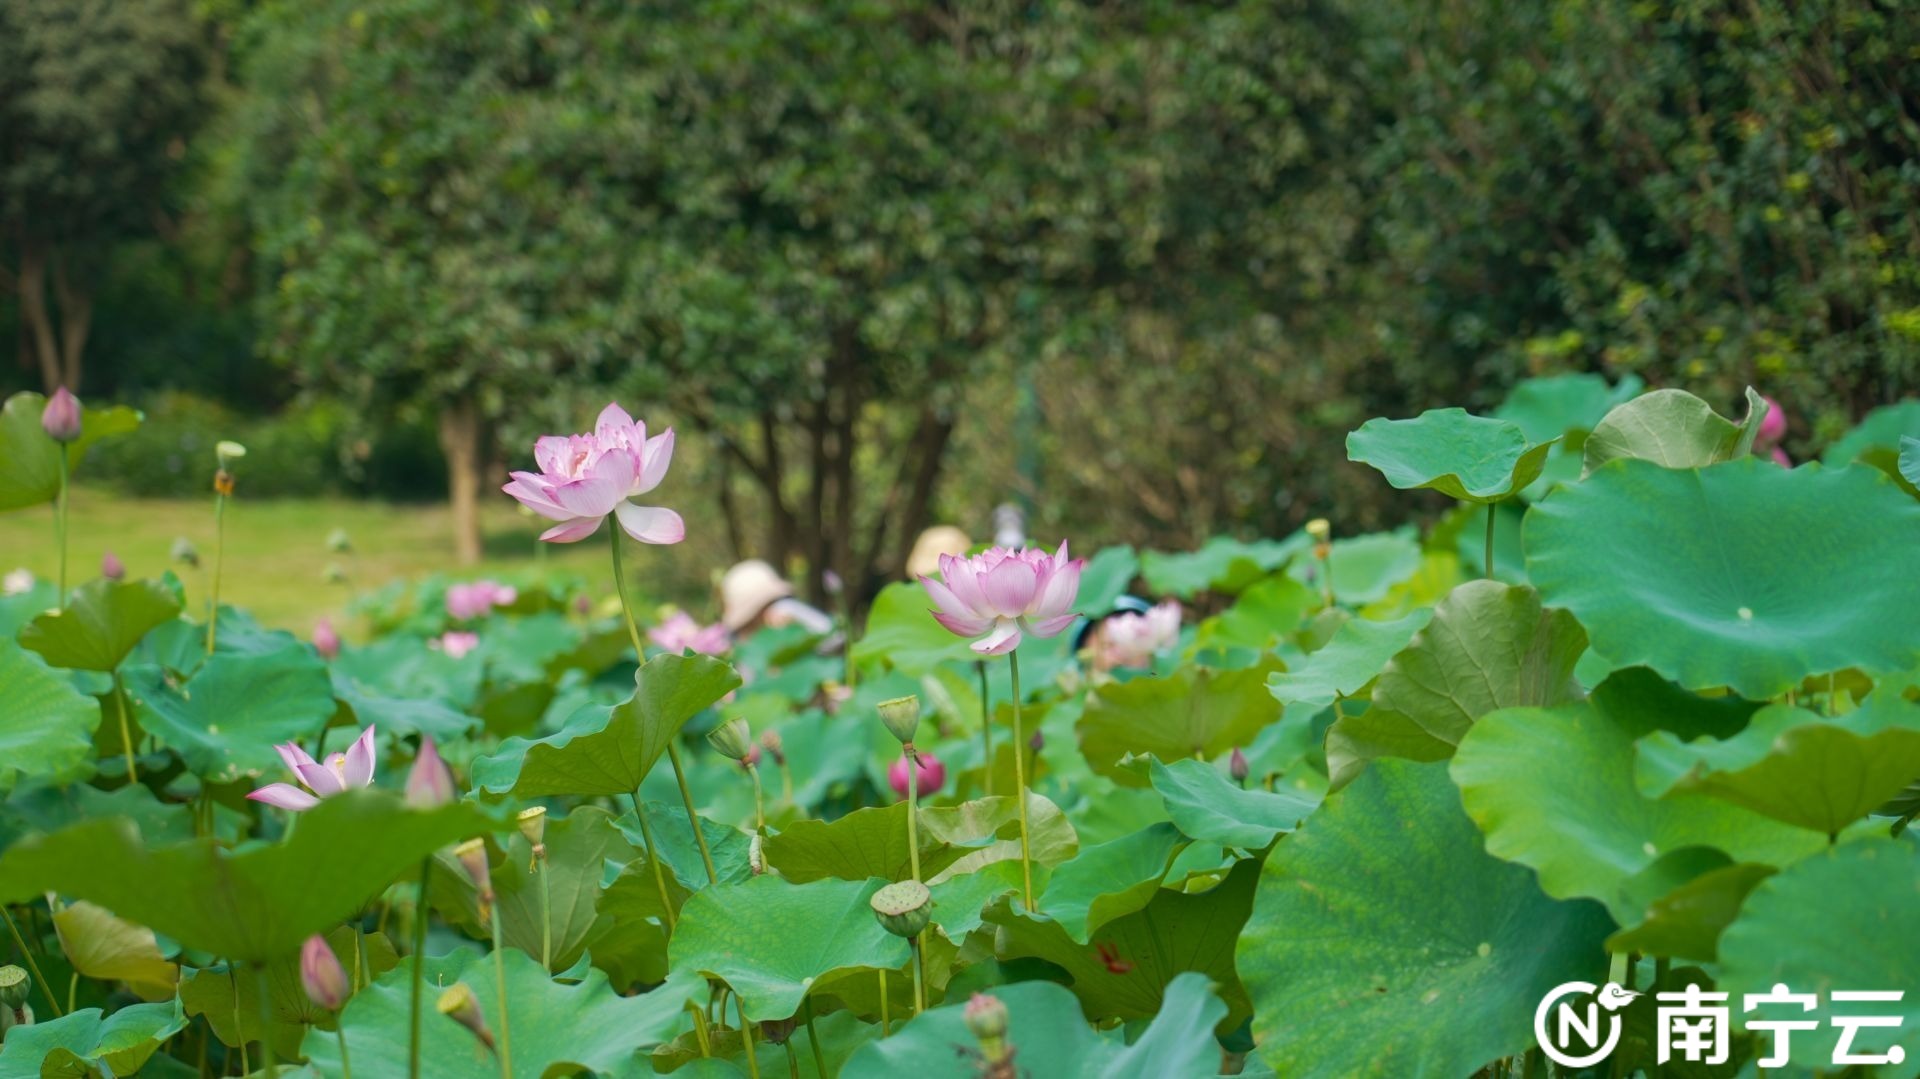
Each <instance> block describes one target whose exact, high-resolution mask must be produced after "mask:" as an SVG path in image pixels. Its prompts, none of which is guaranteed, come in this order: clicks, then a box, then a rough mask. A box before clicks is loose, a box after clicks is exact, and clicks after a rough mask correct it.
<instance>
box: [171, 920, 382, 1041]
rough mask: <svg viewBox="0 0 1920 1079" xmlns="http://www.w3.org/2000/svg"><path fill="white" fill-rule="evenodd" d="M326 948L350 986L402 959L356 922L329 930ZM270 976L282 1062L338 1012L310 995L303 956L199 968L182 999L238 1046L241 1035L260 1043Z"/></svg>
mask: <svg viewBox="0 0 1920 1079" xmlns="http://www.w3.org/2000/svg"><path fill="white" fill-rule="evenodd" d="M326 940H327V947H329V948H331V949H333V955H334V958H336V959H338V960H340V966H341V968H342V969H343V970H345V971H346V972H347V978H348V983H349V985H358V984H359V983H360V982H361V980H362V975H361V973H360V972H362V971H364V972H365V974H364V980H366V981H369V982H370V981H372V980H373V979H375V978H377V977H379V976H380V975H381V974H384V973H385V972H387V971H389V970H392V969H393V968H394V966H395V965H396V964H398V963H399V962H400V959H399V957H398V956H397V955H395V954H394V950H393V944H392V942H390V941H389V940H387V938H386V936H385V935H383V934H379V933H374V934H371V935H368V936H365V937H362V936H361V934H360V933H359V932H358V931H356V930H355V929H354V928H353V927H352V926H344V925H343V926H336V927H334V928H333V929H330V930H328V931H327V933H326ZM261 978H265V979H266V983H267V984H266V990H267V1015H268V1017H269V1018H268V1022H269V1023H270V1024H271V1030H272V1037H273V1051H274V1052H275V1053H276V1054H278V1055H279V1057H280V1059H281V1060H289V1059H292V1058H294V1057H297V1056H298V1055H299V1053H300V1040H301V1039H302V1038H304V1037H306V1034H307V1029H308V1028H309V1027H314V1026H322V1027H327V1028H329V1029H331V1028H332V1026H333V1025H334V1015H333V1013H332V1012H329V1011H327V1010H326V1009H325V1008H322V1007H320V1006H319V1005H318V1004H315V1003H314V1002H313V998H311V997H309V996H307V990H306V985H305V984H304V983H303V982H302V981H301V980H300V958H299V956H297V955H289V956H286V957H285V958H282V959H276V960H274V961H273V962H271V963H268V964H266V965H265V966H264V967H260V966H256V965H254V964H252V963H241V964H238V965H237V966H233V967H211V968H208V969H205V970H196V971H194V972H193V973H192V974H191V975H189V976H188V977H187V979H186V980H185V981H183V982H181V983H180V1001H181V1003H182V1004H184V1005H185V1006H186V1009H187V1015H188V1017H189V1018H191V1017H194V1016H204V1017H206V1020H207V1025H208V1026H210V1027H212V1028H213V1033H214V1036H215V1037H218V1038H219V1039H220V1040H221V1041H222V1042H225V1043H226V1044H228V1045H232V1046H238V1045H239V1044H240V1042H241V1039H245V1040H246V1041H248V1042H258V1041H260V1040H261V1039H262V1037H263V1036H264V1034H265V1031H266V1030H267V1029H268V1028H267V1027H263V1026H262V1024H261V1019H260V985H259V980H260V979H261Z"/></svg>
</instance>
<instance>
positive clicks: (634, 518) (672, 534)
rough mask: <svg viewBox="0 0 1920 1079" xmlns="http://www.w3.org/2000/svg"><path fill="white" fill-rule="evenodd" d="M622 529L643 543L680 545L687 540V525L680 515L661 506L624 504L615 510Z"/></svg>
mask: <svg viewBox="0 0 1920 1079" xmlns="http://www.w3.org/2000/svg"><path fill="white" fill-rule="evenodd" d="M613 512H614V513H615V514H617V515H618V516H619V518H620V527H621V528H624V529H626V530H627V535H629V536H632V537H633V538H634V539H637V540H639V541H640V542H641V543H679V542H680V541H681V540H683V539H686V538H687V523H686V522H685V521H682V520H681V519H680V515H679V514H677V513H675V512H673V511H672V510H670V509H664V508H662V507H660V506H636V505H634V504H633V503H631V502H622V503H620V504H619V505H617V506H615V507H614V508H613Z"/></svg>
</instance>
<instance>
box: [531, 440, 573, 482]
mask: <svg viewBox="0 0 1920 1079" xmlns="http://www.w3.org/2000/svg"><path fill="white" fill-rule="evenodd" d="M572 457H573V439H571V438H568V437H567V436H566V435H542V436H540V437H539V438H536V439H534V440H533V462H534V464H537V465H539V466H540V471H542V472H545V473H546V474H547V475H549V476H564V475H566V474H567V472H568V467H567V466H568V464H569V463H570V461H571V460H572Z"/></svg>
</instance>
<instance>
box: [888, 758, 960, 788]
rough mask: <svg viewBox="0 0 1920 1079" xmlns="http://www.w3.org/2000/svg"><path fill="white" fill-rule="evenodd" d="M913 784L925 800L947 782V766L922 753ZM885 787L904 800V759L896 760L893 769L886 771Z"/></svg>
mask: <svg viewBox="0 0 1920 1079" xmlns="http://www.w3.org/2000/svg"><path fill="white" fill-rule="evenodd" d="M915 782H917V783H918V784H919V785H920V792H919V793H920V797H922V798H925V797H926V796H927V795H929V794H935V793H938V792H939V790H940V788H941V787H942V786H944V785H945V784H946V782H947V766H946V765H944V764H941V763H940V758H938V757H936V756H934V755H933V754H931V753H927V752H925V751H922V752H921V753H920V775H919V778H918V779H916V780H915ZM887 786H889V787H892V788H893V793H895V794H897V795H899V796H900V797H902V798H905V797H906V796H907V758H906V757H904V756H902V757H899V758H896V759H895V760H894V762H893V767H891V768H889V769H887Z"/></svg>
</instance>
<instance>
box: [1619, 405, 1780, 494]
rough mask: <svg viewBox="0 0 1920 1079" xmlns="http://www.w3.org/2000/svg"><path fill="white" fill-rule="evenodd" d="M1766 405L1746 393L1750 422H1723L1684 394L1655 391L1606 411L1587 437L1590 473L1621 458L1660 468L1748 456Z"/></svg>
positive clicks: (1681, 466)
mask: <svg viewBox="0 0 1920 1079" xmlns="http://www.w3.org/2000/svg"><path fill="white" fill-rule="evenodd" d="M1766 414H1767V403H1766V401H1765V400H1764V399H1762V398H1761V396H1760V395H1759V394H1757V393H1755V392H1754V391H1753V388H1752V387H1748V389H1747V418H1746V420H1744V421H1743V422H1741V423H1735V422H1733V421H1732V420H1729V419H1724V418H1722V417H1721V416H1720V414H1719V413H1717V412H1715V411H1714V410H1713V406H1712V405H1709V404H1707V403H1706V402H1705V401H1702V400H1701V399H1700V398H1698V397H1695V396H1694V395H1693V394H1690V393H1688V392H1687V391H1685V390H1674V389H1665V390H1654V391H1653V392H1652V393H1648V394H1646V395H1644V396H1641V397H1636V398H1634V399H1633V400H1631V401H1628V402H1626V403H1625V404H1622V405H1620V406H1619V407H1617V408H1615V409H1614V410H1613V411H1611V412H1609V413H1607V415H1606V418H1605V419H1603V420H1601V421H1600V422H1599V423H1598V424H1596V425H1594V428H1593V433H1592V434H1590V435H1588V436H1587V444H1586V473H1587V475H1592V474H1593V473H1594V471H1595V470H1597V469H1598V468H1599V467H1600V466H1601V465H1604V464H1606V463H1607V462H1608V461H1613V460H1618V459H1619V458H1622V457H1631V458H1636V459H1639V460H1643V461H1651V462H1653V463H1654V464H1656V465H1659V466H1661V467H1662V468H1674V469H1688V468H1705V467H1706V466H1708V465H1712V464H1718V463H1719V462H1721V461H1730V460H1733V459H1734V458H1736V457H1745V456H1746V455H1747V454H1748V453H1749V452H1751V451H1752V449H1753V437H1754V435H1755V434H1757V433H1759V430H1760V421H1761V420H1763V419H1765V418H1766Z"/></svg>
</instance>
